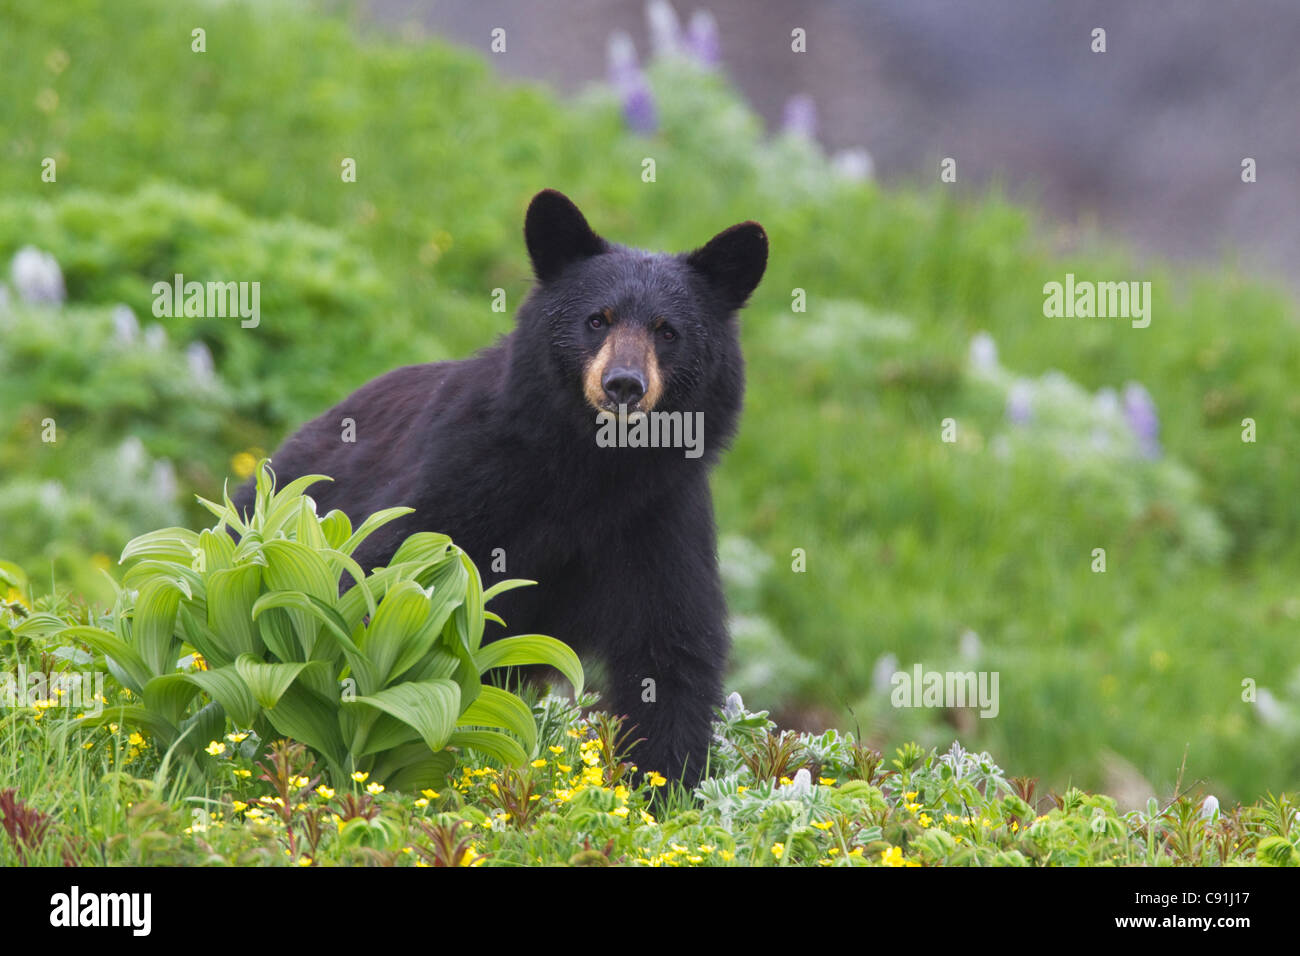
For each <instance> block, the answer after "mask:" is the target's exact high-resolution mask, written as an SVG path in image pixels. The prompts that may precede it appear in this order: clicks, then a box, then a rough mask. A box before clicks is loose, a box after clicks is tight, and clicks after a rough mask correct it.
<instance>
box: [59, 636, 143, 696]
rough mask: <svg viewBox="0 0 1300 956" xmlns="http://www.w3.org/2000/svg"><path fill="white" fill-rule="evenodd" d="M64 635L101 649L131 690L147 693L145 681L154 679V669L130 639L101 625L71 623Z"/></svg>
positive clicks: (116, 673)
mask: <svg viewBox="0 0 1300 956" xmlns="http://www.w3.org/2000/svg"><path fill="white" fill-rule="evenodd" d="M61 636H62V637H64V638H67V639H68V640H73V641H83V642H85V643H86V644H89V645H90V646H91V647H92V648H94V649H95V650H97V651H99V653H101V654H103V655H104V658H105V660H106V661H108V665H109V669H110V670H111V671H112V672H113V676H114V677H116V678H117V681H118V683H119V684H121V685H122V686H123V687H125V688H127V689H128V690H129V691H131V693H133V694H138V695H140V696H142V697H143V696H144V685H145V684H147V683H149V681H150V680H152V679H153V676H154V672H153V671H151V670H150V669H149V665H148V664H146V663H145V661H144V658H142V657H141V656H140V655H139V654H138V653H136V650H135V648H134V647H132V646H131V645H130V644H128V643H127V642H126V641H124V640H122V639H121V638H120V637H118V636H117V635H115V634H110V633H109V632H108V631H106V630H104V629H103V628H101V627H85V626H77V627H69V628H67V629H66V630H64V631H63V632H62V634H61Z"/></svg>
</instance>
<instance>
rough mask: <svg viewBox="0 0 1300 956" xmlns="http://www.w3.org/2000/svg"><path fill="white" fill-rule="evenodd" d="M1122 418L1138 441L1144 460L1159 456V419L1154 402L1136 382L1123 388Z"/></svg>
mask: <svg viewBox="0 0 1300 956" xmlns="http://www.w3.org/2000/svg"><path fill="white" fill-rule="evenodd" d="M1124 418H1125V419H1126V420H1127V421H1128V427H1129V428H1130V429H1131V430H1132V432H1133V434H1134V436H1135V437H1136V438H1137V440H1138V447H1139V449H1141V452H1142V456H1143V457H1144V458H1156V457H1159V455H1160V437H1159V436H1160V418H1159V416H1157V415H1156V405H1155V402H1153V401H1152V400H1151V395H1150V394H1149V393H1148V392H1147V390H1146V389H1145V388H1143V387H1142V386H1141V385H1139V384H1138V383H1137V382H1129V383H1128V384H1127V385H1125V386H1124Z"/></svg>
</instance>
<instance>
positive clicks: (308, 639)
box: [262, 539, 339, 657]
mask: <svg viewBox="0 0 1300 956" xmlns="http://www.w3.org/2000/svg"><path fill="white" fill-rule="evenodd" d="M262 553H263V554H264V555H265V556H266V570H265V571H264V572H263V578H264V580H265V581H266V585H267V587H268V588H269V589H270V590H273V591H302V592H303V593H304V594H310V595H311V596H312V597H316V598H320V600H322V601H325V602H327V603H330V602H333V601H334V600H336V599H337V597H338V593H339V592H338V578H337V577H334V576H332V575H331V573H330V568H329V565H328V564H326V563H325V559H324V558H323V557H321V556H320V554H318V553H317V552H315V551H313V550H312V549H311V548H309V547H308V546H307V545H305V544H302V543H301V542H298V541H289V540H285V539H277V540H275V541H267V542H266V543H265V544H263V545H262ZM288 614H289V618H290V620H292V622H293V625H294V630H295V632H296V633H297V635H298V640H299V642H300V643H301V644H302V648H303V651H304V652H305V653H306V655H307V656H308V657H310V656H311V652H312V648H313V647H314V646H315V644H316V632H317V630H318V627H317V624H316V622H315V619H314V618H313V616H312V615H311V614H309V613H307V612H306V611H303V610H294V609H289V610H288Z"/></svg>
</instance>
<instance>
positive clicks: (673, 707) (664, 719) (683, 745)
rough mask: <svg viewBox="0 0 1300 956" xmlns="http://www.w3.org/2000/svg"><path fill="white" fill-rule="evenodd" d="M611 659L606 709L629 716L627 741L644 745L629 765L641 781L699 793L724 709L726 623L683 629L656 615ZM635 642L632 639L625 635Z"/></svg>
mask: <svg viewBox="0 0 1300 956" xmlns="http://www.w3.org/2000/svg"><path fill="white" fill-rule="evenodd" d="M645 623H646V624H647V625H648V627H649V628H650V629H651V630H649V631H642V630H641V629H638V632H639V633H637V634H636V637H638V638H640V639H641V641H638V642H633V641H629V642H628V643H627V644H626V645H624V646H621V647H618V648H616V649H615V651H614V653H613V654H611V655H610V656H609V664H608V671H609V673H608V688H607V695H606V700H605V701H604V702H603V703H602V706H603V707H604V709H606V710H608V711H610V712H611V713H614V714H618V715H621V716H623V718H624V722H623V729H624V730H625V731H628V732H629V733H628V739H629V740H630V741H631V740H639V741H640V742H639V743H637V744H636V746H635V747H633V748H632V751H631V754H630V758H629V759H631V761H632V762H633V763H634V764H636V766H637V769H638V772H639V773H640V774H642V775H644V774H648V773H650V772H651V771H657V772H658V773H661V774H663V775H664V776H665V777H667V778H668V779H669V780H670V781H680V782H681V783H683V784H684V785H685V786H687V787H694V786H695V785H696V784H697V783H698V782H699V780H700V777H701V775H702V774H703V773H704V770H705V764H706V762H707V760H708V756H709V743H710V740H711V738H712V727H713V716H714V713H713V710H714V708H715V707H717V706H719V705H720V704H721V702H722V700H721V696H722V678H723V670H724V667H725V661H726V635H725V630H724V627H723V625H722V623H721V621H710V622H707V623H705V622H703V621H699V620H696V621H693V622H690V621H684V620H679V619H678V617H677V615H675V614H671V613H665V614H663V615H662V616H661V615H650V616H649V619H648V620H647V621H646V622H645ZM626 636H628V637H631V636H633V635H630V634H629V635H626Z"/></svg>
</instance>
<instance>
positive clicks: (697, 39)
mask: <svg viewBox="0 0 1300 956" xmlns="http://www.w3.org/2000/svg"><path fill="white" fill-rule="evenodd" d="M686 50H687V52H688V53H690V55H691V56H693V57H695V60H696V62H698V63H699V64H700V65H701V66H705V67H709V68H710V69H712V68H713V67H715V66H717V65H718V64H719V63H721V62H722V44H721V43H720V42H719V39H718V21H717V20H715V19H713V14H711V13H709V11H708V10H696V11H695V12H694V13H692V14H691V21H690V23H689V24H688V25H687V27H686Z"/></svg>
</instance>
